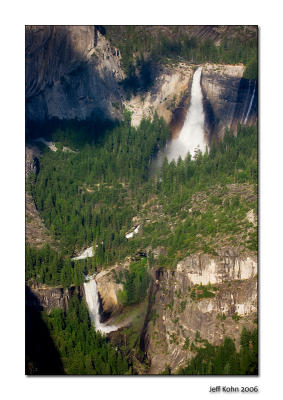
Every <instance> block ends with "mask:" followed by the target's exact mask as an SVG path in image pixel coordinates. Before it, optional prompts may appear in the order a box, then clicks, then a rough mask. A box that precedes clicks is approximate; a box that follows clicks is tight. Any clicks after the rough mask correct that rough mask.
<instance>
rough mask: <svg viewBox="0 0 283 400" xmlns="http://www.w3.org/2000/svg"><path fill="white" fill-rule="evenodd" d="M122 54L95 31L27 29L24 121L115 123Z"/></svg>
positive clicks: (43, 27)
mask: <svg viewBox="0 0 283 400" xmlns="http://www.w3.org/2000/svg"><path fill="white" fill-rule="evenodd" d="M123 76H124V75H123V72H122V70H121V67H120V53H119V50H118V49H115V48H113V47H111V46H110V45H109V43H108V41H107V40H106V39H105V38H104V36H102V35H101V34H100V33H99V31H98V30H97V29H96V28H95V27H94V26H27V27H26V118H27V119H28V120H29V119H30V120H44V119H48V118H52V117H57V118H59V119H74V118H77V119H86V118H90V117H94V116H99V117H100V118H109V119H116V118H118V117H119V116H120V113H119V110H118V109H117V108H116V107H115V106H114V105H115V103H116V102H120V99H121V89H120V86H119V84H118V82H119V81H120V80H121V79H122V78H123Z"/></svg>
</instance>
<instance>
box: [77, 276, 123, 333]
mask: <svg viewBox="0 0 283 400" xmlns="http://www.w3.org/2000/svg"><path fill="white" fill-rule="evenodd" d="M84 290H85V297H86V302H87V305H88V311H89V316H90V319H91V322H92V323H93V325H94V328H95V330H96V331H100V332H101V333H109V332H112V331H116V330H117V329H118V327H117V326H114V325H106V324H103V323H102V322H100V314H99V305H100V303H99V297H98V290H97V284H96V281H95V279H94V278H93V279H89V280H88V281H87V282H85V283H84Z"/></svg>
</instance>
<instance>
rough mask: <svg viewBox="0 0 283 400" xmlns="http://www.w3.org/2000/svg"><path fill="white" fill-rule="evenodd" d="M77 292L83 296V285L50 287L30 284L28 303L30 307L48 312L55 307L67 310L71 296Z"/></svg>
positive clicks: (27, 292)
mask: <svg viewBox="0 0 283 400" xmlns="http://www.w3.org/2000/svg"><path fill="white" fill-rule="evenodd" d="M74 293H77V294H78V295H79V296H83V288H82V287H75V286H72V287H69V288H65V289H64V288H62V287H49V286H46V285H40V284H34V285H30V286H29V287H28V289H27V291H26V305H27V306H28V307H35V308H37V309H38V308H41V309H43V310H45V311H47V312H48V313H50V312H51V311H52V309H54V308H61V309H62V310H64V311H66V310H67V308H68V303H69V300H70V297H71V296H72V295H73V294H74Z"/></svg>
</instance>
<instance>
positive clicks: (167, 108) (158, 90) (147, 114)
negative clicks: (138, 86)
mask: <svg viewBox="0 0 283 400" xmlns="http://www.w3.org/2000/svg"><path fill="white" fill-rule="evenodd" d="M193 73H194V68H193V66H191V65H188V64H185V63H179V64H177V65H176V66H174V67H162V68H161V69H160V70H159V71H158V74H157V76H156V79H155V82H154V85H153V87H152V88H151V89H150V91H148V92H146V93H143V94H138V95H136V96H134V97H132V98H131V99H130V100H128V101H124V105H125V107H126V108H127V109H128V110H130V111H131V112H132V125H133V126H135V127H136V126H139V124H140V122H141V120H142V118H150V119H151V118H152V117H153V115H154V113H155V112H156V113H157V115H158V116H159V117H163V118H164V120H165V121H166V122H167V123H168V124H170V123H171V122H172V120H173V116H174V112H176V110H177V109H178V108H182V109H183V108H184V110H185V111H184V113H186V111H187V106H188V100H189V98H188V96H189V89H190V86H191V83H192V77H193ZM175 119H176V118H175ZM180 119H181V120H182V116H179V118H178V120H180ZM183 119H184V116H183ZM182 122H183V121H182ZM173 123H174V126H173V129H172V131H173V132H172V133H173V134H174V131H175V130H176V129H177V130H180V128H181V126H180V127H177V126H175V125H176V121H175V122H174V120H173Z"/></svg>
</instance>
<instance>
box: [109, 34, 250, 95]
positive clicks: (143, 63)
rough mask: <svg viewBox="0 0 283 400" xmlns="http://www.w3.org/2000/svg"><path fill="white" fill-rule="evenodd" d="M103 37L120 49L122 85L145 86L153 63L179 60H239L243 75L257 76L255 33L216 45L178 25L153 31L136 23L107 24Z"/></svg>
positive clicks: (235, 62) (143, 87)
mask: <svg viewBox="0 0 283 400" xmlns="http://www.w3.org/2000/svg"><path fill="white" fill-rule="evenodd" d="M141 29H142V31H141ZM172 29H173V28H172ZM239 29H241V27H239ZM106 37H107V38H108V39H109V40H110V42H112V44H113V45H114V46H116V47H118V48H119V50H120V51H121V55H122V66H123V68H124V71H125V73H126V75H127V78H126V80H125V81H124V86H125V88H126V89H131V90H134V91H136V90H144V89H147V88H148V87H149V86H150V85H151V84H152V83H153V79H154V73H155V72H154V70H155V68H156V65H157V64H159V63H166V64H167V63H172V62H179V61H187V62H191V63H195V64H201V63H206V62H211V63H224V64H237V63H243V64H245V65H246V66H247V69H246V77H247V78H248V79H257V39H256V38H255V37H253V38H246V37H245V35H243V37H241V38H240V37H239V38H230V39H228V38H226V39H224V40H222V41H221V43H220V44H219V45H216V44H215V43H214V42H213V40H211V39H206V40H200V39H196V38H195V37H191V36H190V34H189V32H186V30H184V29H182V27H175V32H170V33H169V32H168V31H167V33H164V32H162V30H160V31H159V32H157V31H155V32H154V33H153V32H152V30H151V28H150V27H148V28H146V27H140V26H107V27H106Z"/></svg>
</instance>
